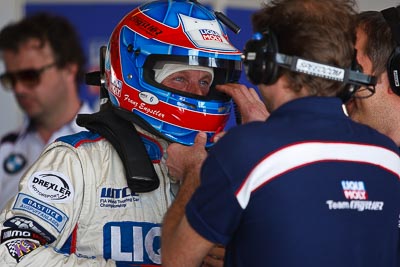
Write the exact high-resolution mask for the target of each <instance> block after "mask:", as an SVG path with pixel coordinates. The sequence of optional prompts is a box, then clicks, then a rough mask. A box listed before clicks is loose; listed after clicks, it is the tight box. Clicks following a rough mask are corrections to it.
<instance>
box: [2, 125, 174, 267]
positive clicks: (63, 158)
mask: <svg viewBox="0 0 400 267" xmlns="http://www.w3.org/2000/svg"><path fill="white" fill-rule="evenodd" d="M141 138H142V140H144V143H145V146H146V149H147V151H148V153H149V155H150V157H151V159H152V162H153V166H154V168H155V171H156V173H157V175H158V177H159V179H160V186H159V187H158V188H157V189H156V190H154V191H151V192H148V193H134V192H131V190H130V189H129V188H128V186H127V181H126V178H125V171H124V167H123V164H122V162H121V160H120V157H119V156H118V154H117V152H116V150H115V149H114V148H113V147H112V145H111V143H109V142H108V141H107V140H106V139H104V138H103V137H101V136H99V135H97V134H94V133H91V132H81V133H78V134H75V135H72V136H68V137H66V138H63V139H62V140H63V141H57V142H55V143H53V144H51V145H50V146H49V147H47V148H46V149H45V151H44V152H43V153H42V155H41V157H40V158H39V159H38V161H37V162H36V163H35V164H33V166H32V167H31V168H30V169H29V170H28V171H27V172H26V173H25V175H24V176H23V178H22V180H21V183H20V185H19V193H18V194H17V195H16V196H15V197H14V198H13V199H12V200H11V201H10V202H9V203H8V204H7V206H6V208H5V210H3V211H2V213H1V215H0V230H1V244H0V266H35V267H38V266H146V267H148V266H156V265H160V264H161V255H160V234H161V229H160V224H161V222H162V219H163V216H164V214H165V212H166V210H167V208H168V207H169V205H170V204H171V202H172V200H173V193H172V190H171V187H175V186H176V184H174V183H173V182H172V181H171V180H170V179H169V178H168V176H167V169H166V166H165V164H164V158H163V155H164V154H165V153H164V151H165V149H166V147H167V145H168V144H167V142H166V141H164V140H161V139H159V138H157V137H155V136H152V135H150V134H148V133H146V135H144V134H143V132H142V133H141Z"/></svg>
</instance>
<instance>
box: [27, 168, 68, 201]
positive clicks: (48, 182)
mask: <svg viewBox="0 0 400 267" xmlns="http://www.w3.org/2000/svg"><path fill="white" fill-rule="evenodd" d="M28 188H29V191H30V192H31V193H32V196H33V197H36V198H38V199H40V200H43V201H45V202H46V203H49V202H54V203H67V202H71V201H72V199H73V197H74V188H73V187H72V184H71V181H70V179H69V178H68V177H67V176H65V175H64V174H63V173H60V172H55V171H39V172H35V173H34V174H32V176H31V177H29V180H28Z"/></svg>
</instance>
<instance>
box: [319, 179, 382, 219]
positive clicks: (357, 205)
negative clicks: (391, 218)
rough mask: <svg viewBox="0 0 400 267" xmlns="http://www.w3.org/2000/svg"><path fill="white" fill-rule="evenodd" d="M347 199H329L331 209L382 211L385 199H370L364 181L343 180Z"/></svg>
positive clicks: (343, 188)
mask: <svg viewBox="0 0 400 267" xmlns="http://www.w3.org/2000/svg"><path fill="white" fill-rule="evenodd" d="M340 184H341V187H342V190H343V194H344V197H345V198H346V199H347V200H345V201H335V200H327V201H326V204H327V206H328V209H330V210H356V211H360V212H362V211H367V210H368V211H382V210H383V205H384V204H385V203H384V202H383V201H372V200H368V193H367V190H366V187H365V184H364V182H363V181H349V180H343V181H341V183H340Z"/></svg>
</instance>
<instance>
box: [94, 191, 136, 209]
mask: <svg viewBox="0 0 400 267" xmlns="http://www.w3.org/2000/svg"><path fill="white" fill-rule="evenodd" d="M99 194H100V196H99V206H100V208H102V209H105V208H108V209H124V208H127V207H133V206H134V205H137V203H139V200H140V198H139V195H138V194H137V193H135V192H132V191H131V190H130V189H129V187H124V188H113V187H103V188H101V189H100V193H99Z"/></svg>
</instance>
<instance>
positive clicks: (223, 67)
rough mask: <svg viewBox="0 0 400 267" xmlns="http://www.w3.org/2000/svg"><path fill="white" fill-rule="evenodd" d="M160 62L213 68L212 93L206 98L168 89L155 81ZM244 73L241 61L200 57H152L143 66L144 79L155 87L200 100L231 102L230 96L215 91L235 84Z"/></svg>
mask: <svg viewBox="0 0 400 267" xmlns="http://www.w3.org/2000/svg"><path fill="white" fill-rule="evenodd" d="M159 62H176V63H180V64H187V65H188V66H202V67H209V68H213V70H214V79H213V82H212V84H211V86H210V91H209V92H208V94H207V95H205V96H200V95H196V94H191V93H187V92H183V91H179V90H175V89H173V88H170V87H166V86H164V85H162V84H160V83H157V82H156V81H155V79H154V75H155V72H154V70H153V69H154V68H155V67H156V65H157V63H159ZM241 72H242V64H241V61H237V60H228V59H216V58H209V57H199V56H170V55H168V56H166V55H150V56H148V57H147V60H146V62H145V63H144V65H143V78H144V80H145V81H146V82H147V83H149V84H151V85H153V86H154V87H157V88H160V89H163V90H166V91H170V92H173V93H177V94H180V95H183V96H187V97H190V98H195V99H199V100H217V101H218V100H222V101H227V100H229V96H227V95H226V94H223V93H221V92H219V91H218V90H216V89H215V86H216V85H218V84H225V83H235V82H237V81H238V80H239V78H240V75H241Z"/></svg>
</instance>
